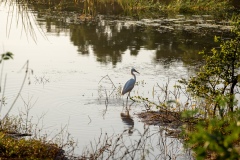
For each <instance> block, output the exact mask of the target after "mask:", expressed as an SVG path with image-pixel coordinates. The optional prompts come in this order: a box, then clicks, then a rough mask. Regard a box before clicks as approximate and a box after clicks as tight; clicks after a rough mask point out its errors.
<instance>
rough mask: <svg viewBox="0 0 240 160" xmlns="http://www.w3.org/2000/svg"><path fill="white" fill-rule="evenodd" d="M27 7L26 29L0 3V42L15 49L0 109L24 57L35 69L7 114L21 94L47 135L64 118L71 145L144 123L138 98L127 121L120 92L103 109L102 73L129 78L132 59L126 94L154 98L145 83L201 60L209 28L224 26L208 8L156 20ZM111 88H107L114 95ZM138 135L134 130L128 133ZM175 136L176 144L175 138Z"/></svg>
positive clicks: (176, 75)
mask: <svg viewBox="0 0 240 160" xmlns="http://www.w3.org/2000/svg"><path fill="white" fill-rule="evenodd" d="M28 15H29V16H30V17H29V18H30V22H31V25H32V26H33V29H31V28H29V26H28V25H26V24H25V27H26V28H25V29H26V30H27V31H28V32H27V33H28V34H26V32H25V30H24V25H23V24H22V23H21V19H19V14H17V11H16V8H15V9H14V8H12V7H10V8H9V6H4V5H3V4H1V5H0V19H1V23H0V42H1V47H0V49H1V52H6V51H10V52H12V53H13V54H14V60H9V61H7V62H6V63H5V64H4V74H5V73H7V84H6V93H5V97H6V102H7V104H6V105H5V106H4V108H3V113H4V112H6V110H7V109H8V108H9V106H10V105H11V103H12V102H13V100H14V98H15V97H16V95H17V92H18V90H19V88H20V86H21V83H22V80H23V77H24V70H22V67H23V65H24V63H25V62H26V61H27V60H29V62H30V68H31V69H32V70H33V71H34V74H33V75H30V76H29V80H28V82H29V81H30V82H31V84H30V85H27V84H26V85H25V86H24V89H23V91H22V93H21V98H19V99H18V101H17V103H16V104H15V107H14V109H13V110H12V112H11V114H14V115H17V114H18V113H19V110H24V107H25V106H26V105H24V101H25V102H26V103H28V104H29V105H28V106H33V107H32V109H31V110H30V115H31V117H32V119H33V121H34V122H36V121H37V120H38V119H39V117H40V116H41V115H42V114H45V116H44V119H43V129H44V130H45V131H46V132H47V133H48V134H50V136H54V135H55V133H57V132H58V131H60V130H61V127H62V126H65V125H66V124H68V131H69V133H70V134H71V136H73V137H74V139H75V140H78V146H79V148H78V149H77V153H81V151H82V149H83V147H85V146H86V145H89V142H90V141H92V140H93V139H94V138H97V137H98V136H99V134H100V133H101V132H103V133H105V132H108V133H109V134H113V133H115V134H118V133H121V132H122V131H123V130H124V129H126V128H128V127H132V126H133V127H134V128H135V129H138V130H139V131H140V132H142V131H143V124H142V123H141V122H140V120H139V119H138V118H137V117H136V116H135V115H134V114H135V113H138V112H140V111H141V110H143V109H144V107H143V105H142V104H135V105H133V106H132V109H131V115H132V116H133V120H134V125H133V123H131V124H127V123H125V122H124V120H122V119H121V117H120V113H121V112H122V111H123V103H124V101H125V100H126V96H124V97H118V96H112V97H111V98H110V99H109V101H108V107H107V111H106V112H105V109H106V105H105V96H106V94H105V89H106V92H107V94H108V95H109V94H110V93H111V91H112V84H111V82H110V81H109V80H107V79H104V80H102V81H101V82H100V80H101V79H102V77H103V76H105V75H109V77H110V78H111V80H112V81H113V83H114V85H115V86H116V87H117V88H118V87H119V86H121V85H124V83H125V82H126V81H127V80H128V79H129V78H131V75H130V69H131V68H132V67H135V69H136V70H138V71H139V72H140V75H137V81H138V82H139V83H140V85H137V86H135V88H134V90H133V92H132V94H131V95H132V96H133V95H140V96H144V97H149V98H150V99H151V100H156V95H155V97H153V95H152V90H153V88H154V87H155V88H157V84H159V85H163V84H165V83H166V82H167V81H168V80H169V79H170V84H171V85H173V84H174V83H175V82H176V81H177V80H178V79H180V78H182V77H185V78H186V77H188V76H189V75H192V74H194V72H195V68H196V66H198V65H199V62H201V57H199V55H198V54H197V53H198V51H200V50H202V49H203V46H204V47H206V48H210V47H212V46H214V45H215V44H214V43H213V42H212V40H213V35H214V34H222V31H223V30H226V29H228V28H227V27H228V26H221V28H220V29H216V28H214V27H216V26H215V25H219V24H213V22H214V21H213V20H212V17H211V16H205V17H204V16H200V17H198V16H195V17H194V16H192V17H190V18H186V17H184V16H178V17H176V18H175V19H164V18H163V19H159V20H155V21H150V20H140V21H126V20H118V21H117V20H104V17H100V18H99V19H101V20H99V21H94V22H91V23H80V22H79V21H78V20H76V18H75V19H74V18H69V17H67V16H62V17H57V16H50V15H46V14H43V13H37V12H33V13H28ZM20 17H21V16H20ZM75 17H76V16H75ZM206 24H208V25H209V26H207V27H206ZM204 25H205V26H204ZM226 25H228V24H227V23H226ZM193 26H194V27H195V28H194V27H193ZM192 27H193V28H192ZM224 27H225V28H224ZM218 28H219V27H218ZM213 30H214V31H216V30H217V32H214V33H213V32H212V31H213ZM33 31H34V32H33ZM30 33H32V34H35V35H34V36H31V35H30ZM34 40H35V41H34ZM99 82H100V83H99ZM100 86H102V88H100ZM117 94H118V93H117V91H114V94H113V95H117ZM35 102H36V103H35ZM104 113H105V114H104ZM129 125H130V126H129ZM157 129H158V127H153V130H157ZM137 135H138V134H137V133H136V132H134V133H133V134H132V135H131V136H132V137H134V136H137ZM131 136H130V137H131ZM169 141H171V140H170V139H169ZM178 143H179V144H178ZM175 144H177V145H179V146H178V147H177V148H182V145H181V144H180V142H177V143H175ZM180 150H181V149H180ZM177 152H179V153H178V154H181V151H177ZM183 157H184V156H183Z"/></svg>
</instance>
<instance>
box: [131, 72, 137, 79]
mask: <svg viewBox="0 0 240 160" xmlns="http://www.w3.org/2000/svg"><path fill="white" fill-rule="evenodd" d="M132 75H133V77H134V80H135V81H136V76H135V74H134V73H133V72H132Z"/></svg>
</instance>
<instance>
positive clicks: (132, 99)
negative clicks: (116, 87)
mask: <svg viewBox="0 0 240 160" xmlns="http://www.w3.org/2000/svg"><path fill="white" fill-rule="evenodd" d="M128 97H129V98H130V99H131V100H132V101H133V102H132V103H131V104H130V105H129V109H130V107H131V106H132V105H133V103H135V100H134V99H132V98H131V96H130V92H128V96H127V102H126V109H127V110H129V109H128V107H127V105H128Z"/></svg>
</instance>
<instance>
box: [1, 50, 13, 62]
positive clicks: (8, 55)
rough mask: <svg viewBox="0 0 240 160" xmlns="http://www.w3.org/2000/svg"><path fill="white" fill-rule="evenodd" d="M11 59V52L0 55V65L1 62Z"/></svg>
mask: <svg viewBox="0 0 240 160" xmlns="http://www.w3.org/2000/svg"><path fill="white" fill-rule="evenodd" d="M9 59H13V54H12V53H11V52H6V53H3V54H2V55H1V59H0V63H2V61H3V60H9Z"/></svg>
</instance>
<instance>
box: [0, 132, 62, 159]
mask: <svg viewBox="0 0 240 160" xmlns="http://www.w3.org/2000/svg"><path fill="white" fill-rule="evenodd" d="M60 151H61V149H60V148H59V147H58V146H57V145H56V144H51V143H43V142H42V141H40V140H35V139H30V140H26V139H14V138H12V137H10V136H8V135H7V134H4V133H3V132H0V157H1V158H21V159H54V158H55V157H56V156H57V155H58V154H59V153H60Z"/></svg>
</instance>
